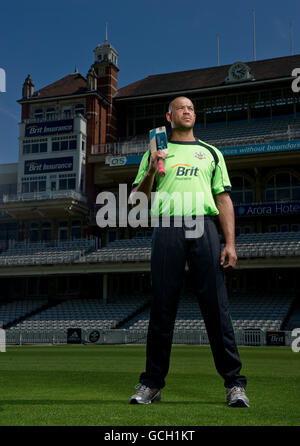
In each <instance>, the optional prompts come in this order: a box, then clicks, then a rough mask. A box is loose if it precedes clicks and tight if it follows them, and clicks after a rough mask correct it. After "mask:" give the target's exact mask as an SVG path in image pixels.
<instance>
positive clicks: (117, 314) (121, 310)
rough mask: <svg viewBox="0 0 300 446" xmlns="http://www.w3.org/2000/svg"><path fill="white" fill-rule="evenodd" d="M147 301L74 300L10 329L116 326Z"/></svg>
mask: <svg viewBox="0 0 300 446" xmlns="http://www.w3.org/2000/svg"><path fill="white" fill-rule="evenodd" d="M147 300H148V298H147V296H128V297H127V298H126V297H123V298H122V299H119V300H114V301H113V302H111V303H107V304H104V303H103V301H102V300H99V299H84V300H83V299H70V300H67V301H63V302H61V303H59V304H57V305H55V306H54V307H51V308H49V309H46V310H44V311H42V312H40V313H37V314H35V315H34V316H32V317H29V318H27V319H26V320H24V321H23V322H21V323H18V324H16V325H15V326H13V327H11V328H10V330H54V329H58V330H61V329H67V328H72V327H76V328H82V329H89V328H91V329H94V328H95V329H96V328H98V329H107V328H116V326H117V325H118V324H119V323H120V322H121V321H122V320H125V319H127V318H128V317H130V316H131V315H132V314H134V313H136V312H137V311H138V310H140V309H141V308H142V307H143V306H144V305H145V303H146V302H147Z"/></svg>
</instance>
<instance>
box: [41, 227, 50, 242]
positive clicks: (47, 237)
mask: <svg viewBox="0 0 300 446" xmlns="http://www.w3.org/2000/svg"><path fill="white" fill-rule="evenodd" d="M41 239H42V240H44V241H49V240H51V224H50V223H43V224H42V233H41Z"/></svg>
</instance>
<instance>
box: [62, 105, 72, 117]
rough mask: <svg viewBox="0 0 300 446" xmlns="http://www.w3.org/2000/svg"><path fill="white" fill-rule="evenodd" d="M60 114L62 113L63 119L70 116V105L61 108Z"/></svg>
mask: <svg viewBox="0 0 300 446" xmlns="http://www.w3.org/2000/svg"><path fill="white" fill-rule="evenodd" d="M62 115H63V118H64V119H68V118H71V115H72V109H71V107H64V108H63V113H62Z"/></svg>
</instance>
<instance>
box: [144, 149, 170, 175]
mask: <svg viewBox="0 0 300 446" xmlns="http://www.w3.org/2000/svg"><path fill="white" fill-rule="evenodd" d="M166 156H167V154H166V153H165V152H163V151H162V150H157V151H156V152H152V153H151V155H150V163H149V169H148V173H149V174H150V175H154V174H155V173H156V172H157V162H158V159H159V158H162V159H165V158H166Z"/></svg>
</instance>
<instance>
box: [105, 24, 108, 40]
mask: <svg viewBox="0 0 300 446" xmlns="http://www.w3.org/2000/svg"><path fill="white" fill-rule="evenodd" d="M105 43H108V31H107V23H105Z"/></svg>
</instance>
